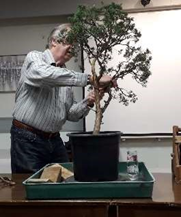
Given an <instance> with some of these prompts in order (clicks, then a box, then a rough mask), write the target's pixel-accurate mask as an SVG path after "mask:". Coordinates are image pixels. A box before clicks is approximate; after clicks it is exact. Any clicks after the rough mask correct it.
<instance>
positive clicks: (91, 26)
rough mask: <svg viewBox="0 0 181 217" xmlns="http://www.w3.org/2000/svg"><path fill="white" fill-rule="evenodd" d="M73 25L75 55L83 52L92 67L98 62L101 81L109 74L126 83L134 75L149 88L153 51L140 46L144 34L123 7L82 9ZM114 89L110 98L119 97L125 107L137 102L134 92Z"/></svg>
mask: <svg viewBox="0 0 181 217" xmlns="http://www.w3.org/2000/svg"><path fill="white" fill-rule="evenodd" d="M69 21H70V23H71V24H72V29H71V31H70V32H69V33H68V37H67V41H68V42H69V43H71V44H74V53H75V54H76V53H77V52H79V49H80V48H82V49H83V50H84V52H85V53H86V54H87V57H88V59H89V62H90V63H91V61H92V60H93V59H95V60H96V64H97V65H98V72H96V73H97V76H98V78H99V79H100V77H101V76H102V75H103V74H105V73H107V74H110V75H112V76H113V77H114V78H116V79H123V78H124V77H125V76H126V75H128V74H131V75H132V77H133V79H135V80H136V81H137V82H138V83H140V84H141V85H143V86H145V84H146V82H147V80H148V77H149V76H150V74H151V72H150V70H149V68H150V61H151V55H150V51H149V50H148V49H146V50H145V51H143V50H142V49H141V47H139V46H138V45H137V43H138V41H139V39H140V37H141V33H140V32H139V31H138V30H137V29H136V28H135V24H134V21H133V18H131V17H129V16H128V14H127V13H126V12H124V11H123V10H122V7H121V5H119V4H115V3H111V4H109V5H102V6H101V7H100V8H97V7H96V6H92V7H89V6H84V5H80V6H79V7H78V9H77V11H76V13H75V14H74V16H73V17H71V18H70V19H69ZM115 52H117V54H118V55H119V60H118V63H117V64H116V65H115V64H114V65H113V66H112V65H111V62H112V59H113V57H114V56H115ZM111 89H112V90H111ZM111 89H110V92H109V94H112V96H113V98H114V97H118V98H119V101H120V102H123V103H124V104H125V105H127V104H128V103H129V101H132V102H135V101H136V99H137V97H136V95H135V94H134V93H133V92H132V91H126V90H124V89H123V88H121V87H118V88H116V89H114V88H111Z"/></svg>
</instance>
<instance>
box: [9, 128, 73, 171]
mask: <svg viewBox="0 0 181 217" xmlns="http://www.w3.org/2000/svg"><path fill="white" fill-rule="evenodd" d="M68 161H69V160H68V154H67V151H66V148H65V146H64V143H63V141H62V139H61V138H60V135H59V134H58V135H56V136H55V137H53V138H50V139H47V138H44V137H42V136H40V135H37V134H35V133H33V132H30V131H28V130H26V129H20V128H17V127H16V126H14V125H13V126H12V127H11V170H12V173H34V172H36V171H37V170H39V169H41V168H42V167H44V166H45V165H46V164H49V163H62V162H68Z"/></svg>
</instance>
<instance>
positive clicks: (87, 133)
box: [66, 131, 123, 137]
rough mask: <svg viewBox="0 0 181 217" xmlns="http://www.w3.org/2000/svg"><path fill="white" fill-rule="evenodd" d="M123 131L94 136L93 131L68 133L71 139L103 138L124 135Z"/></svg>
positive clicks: (101, 133) (103, 132)
mask: <svg viewBox="0 0 181 217" xmlns="http://www.w3.org/2000/svg"><path fill="white" fill-rule="evenodd" d="M122 134H123V133H122V132H121V131H101V132H100V133H99V134H93V131H86V132H76V133H67V134H66V135H67V136H69V137H80V136H81V137H103V136H115V135H120V136H121V135H122Z"/></svg>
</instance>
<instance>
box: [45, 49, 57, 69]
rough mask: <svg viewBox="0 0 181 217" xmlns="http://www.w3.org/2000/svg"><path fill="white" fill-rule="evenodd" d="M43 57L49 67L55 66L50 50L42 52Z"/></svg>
mask: <svg viewBox="0 0 181 217" xmlns="http://www.w3.org/2000/svg"><path fill="white" fill-rule="evenodd" d="M44 56H45V61H46V62H47V63H48V64H50V65H56V62H55V60H54V58H53V55H52V52H51V51H50V49H46V50H45V51H44Z"/></svg>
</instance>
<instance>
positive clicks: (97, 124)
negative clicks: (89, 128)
mask: <svg viewBox="0 0 181 217" xmlns="http://www.w3.org/2000/svg"><path fill="white" fill-rule="evenodd" d="M95 63H96V59H93V61H92V62H91V72H92V75H93V81H94V84H93V86H94V93H95V105H96V117H95V122H94V130H93V134H94V135H95V134H98V133H99V132H100V128H101V122H102V110H101V105H100V94H99V81H98V78H97V76H96V71H95Z"/></svg>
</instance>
